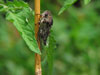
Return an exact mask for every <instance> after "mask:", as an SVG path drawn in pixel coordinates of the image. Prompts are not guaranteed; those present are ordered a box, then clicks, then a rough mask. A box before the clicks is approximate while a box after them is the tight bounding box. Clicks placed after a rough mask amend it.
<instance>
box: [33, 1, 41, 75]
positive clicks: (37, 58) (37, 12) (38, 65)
mask: <svg viewBox="0 0 100 75" xmlns="http://www.w3.org/2000/svg"><path fill="white" fill-rule="evenodd" d="M39 19H40V0H35V37H36V39H38V38H37V37H38V30H39V24H38V22H39ZM37 42H38V46H39V48H40V40H39V39H38V41H37ZM35 75H42V70H41V56H40V55H39V54H37V53H36V54H35Z"/></svg>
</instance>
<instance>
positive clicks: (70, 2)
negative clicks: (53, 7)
mask: <svg viewBox="0 0 100 75" xmlns="http://www.w3.org/2000/svg"><path fill="white" fill-rule="evenodd" d="M76 1H77V0H66V1H65V3H64V5H63V7H62V8H61V9H60V11H59V13H58V15H60V14H61V13H63V12H64V11H65V10H66V9H67V8H69V7H70V6H71V5H72V4H73V3H75V2H76Z"/></svg>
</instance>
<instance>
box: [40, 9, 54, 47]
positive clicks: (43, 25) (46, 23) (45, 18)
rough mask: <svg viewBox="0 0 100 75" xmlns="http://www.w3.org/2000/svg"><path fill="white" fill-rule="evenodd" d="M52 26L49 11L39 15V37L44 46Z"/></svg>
mask: <svg viewBox="0 0 100 75" xmlns="http://www.w3.org/2000/svg"><path fill="white" fill-rule="evenodd" d="M52 25H53V18H52V15H51V12H50V11H48V10H47V11H44V12H43V13H42V14H41V17H40V21H39V33H38V34H39V37H40V40H41V41H42V42H43V44H44V45H46V41H47V38H48V36H49V34H50V29H51V27H52Z"/></svg>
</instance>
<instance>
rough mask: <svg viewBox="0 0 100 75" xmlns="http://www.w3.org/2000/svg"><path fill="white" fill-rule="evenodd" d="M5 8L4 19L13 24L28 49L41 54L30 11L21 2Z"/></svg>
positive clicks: (9, 4) (12, 3)
mask: <svg viewBox="0 0 100 75" xmlns="http://www.w3.org/2000/svg"><path fill="white" fill-rule="evenodd" d="M21 4H22V5H21ZM5 6H7V8H8V10H7V11H6V12H7V16H6V19H7V20H9V21H11V22H13V24H14V26H15V27H16V28H17V30H18V31H19V32H20V34H21V36H22V38H23V39H24V41H25V42H26V44H27V45H28V47H29V48H30V49H31V50H32V51H34V52H35V53H38V54H41V52H40V50H39V48H38V44H37V41H36V39H35V33H34V13H32V10H31V9H30V8H29V6H28V5H27V4H26V3H24V2H22V1H21V2H20V1H17V2H16V1H14V2H10V3H8V4H7V5H5Z"/></svg>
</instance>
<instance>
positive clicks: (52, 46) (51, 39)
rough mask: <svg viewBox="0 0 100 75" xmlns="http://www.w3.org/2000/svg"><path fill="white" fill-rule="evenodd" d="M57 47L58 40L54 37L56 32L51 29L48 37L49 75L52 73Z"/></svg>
mask: <svg viewBox="0 0 100 75" xmlns="http://www.w3.org/2000/svg"><path fill="white" fill-rule="evenodd" d="M55 48H56V41H55V39H54V34H53V32H52V31H51V33H50V35H49V38H48V47H47V48H46V52H47V62H48V75H52V71H53V59H54V51H55Z"/></svg>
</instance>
